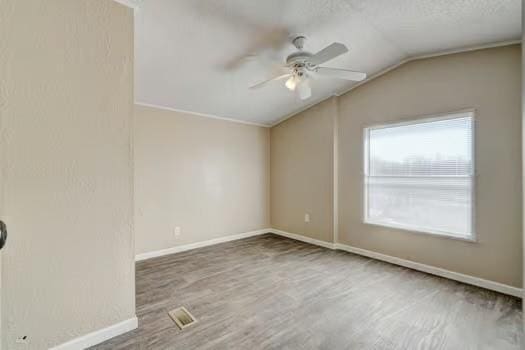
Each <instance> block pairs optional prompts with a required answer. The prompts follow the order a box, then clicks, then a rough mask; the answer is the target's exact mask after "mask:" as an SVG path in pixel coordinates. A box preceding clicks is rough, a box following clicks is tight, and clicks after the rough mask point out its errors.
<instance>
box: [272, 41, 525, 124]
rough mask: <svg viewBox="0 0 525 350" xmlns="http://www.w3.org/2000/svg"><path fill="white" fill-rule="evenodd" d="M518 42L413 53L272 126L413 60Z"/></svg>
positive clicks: (288, 115)
mask: <svg viewBox="0 0 525 350" xmlns="http://www.w3.org/2000/svg"><path fill="white" fill-rule="evenodd" d="M516 44H521V40H507V41H500V42H496V43H490V44H484V45H474V46H465V47H460V48H456V49H451V50H443V51H438V52H431V53H425V54H420V55H413V56H407V57H405V58H404V59H402V60H401V61H399V62H396V63H394V64H392V65H390V66H388V67H386V68H384V69H382V70H380V71H379V72H377V73H374V74H372V75H370V76H369V77H368V78H366V79H365V80H363V81H360V82H358V83H356V84H354V85H352V86H351V87H349V88H347V89H344V90H342V91H340V92H336V93H333V94H332V95H330V96H327V97H325V98H322V99H319V100H317V101H316V102H313V103H311V104H308V105H307V106H305V107H302V108H300V109H299V110H297V111H294V112H292V113H290V114H287V115H286V116H284V117H283V118H281V119H279V120H278V121H276V122H275V123H273V124H271V125H270V127H272V128H273V127H274V126H276V125H279V124H281V123H282V122H284V121H285V120H287V119H290V118H291V117H293V116H295V115H297V114H299V113H302V112H304V111H306V110H308V109H310V108H312V107H313V106H315V105H318V104H320V103H322V102H324V101H326V100H328V99H330V98H332V97H339V96H342V95H344V94H346V93H348V92H350V91H352V90H354V89H356V88H358V87H360V86H361V85H364V84H367V83H369V82H370V81H372V80H374V79H376V78H378V77H380V76H382V75H384V74H386V73H388V72H390V71H392V70H394V69H396V68H399V67H400V66H402V65H404V64H407V63H409V62H413V61H417V60H423V59H426V58H434V57H439V56H446V55H453V54H456V53H463V52H470V51H476V50H483V49H492V48H496V47H502V46H510V45H516Z"/></svg>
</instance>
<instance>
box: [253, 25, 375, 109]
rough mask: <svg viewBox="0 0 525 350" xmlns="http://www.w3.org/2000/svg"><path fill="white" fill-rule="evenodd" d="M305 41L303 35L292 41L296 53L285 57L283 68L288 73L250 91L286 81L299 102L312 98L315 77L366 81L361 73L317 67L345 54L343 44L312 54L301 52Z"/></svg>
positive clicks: (261, 83)
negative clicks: (268, 84)
mask: <svg viewBox="0 0 525 350" xmlns="http://www.w3.org/2000/svg"><path fill="white" fill-rule="evenodd" d="M305 41H306V37H305V36H303V35H298V36H296V37H295V38H294V39H293V40H292V44H293V45H294V46H295V48H296V49H297V51H296V52H294V53H292V54H290V55H288V57H286V63H285V65H284V66H283V68H284V69H285V70H286V71H288V72H289V73H286V74H281V75H277V76H274V77H273V78H270V79H268V80H265V81H262V82H260V83H257V84H255V85H253V86H251V87H250V89H258V88H261V87H263V86H265V85H266V84H267V83H269V82H272V81H277V80H282V79H287V80H286V82H285V86H286V87H287V88H288V89H289V90H291V91H295V92H296V93H297V95H298V96H299V98H300V99H301V100H306V99H308V98H310V97H311V96H312V89H311V86H310V82H311V81H312V80H314V79H315V78H317V77H327V78H336V79H345V80H351V81H361V80H364V79H366V74H365V73H362V72H355V71H351V70H348V69H340V68H328V67H320V66H319V65H320V64H323V63H325V62H327V61H330V60H332V59H334V58H336V57H338V56H340V55H343V54H345V53H347V52H348V48H347V47H346V46H345V45H344V44H341V43H337V42H335V43H332V44H331V45H328V46H327V47H325V48H324V49H322V50H321V51H319V52H317V53H315V54H312V53H310V52H307V51H304V50H303V47H304V43H305Z"/></svg>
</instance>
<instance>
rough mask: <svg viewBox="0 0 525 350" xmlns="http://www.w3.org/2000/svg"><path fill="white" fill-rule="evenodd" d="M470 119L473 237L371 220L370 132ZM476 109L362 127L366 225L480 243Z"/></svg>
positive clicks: (364, 216)
mask: <svg viewBox="0 0 525 350" xmlns="http://www.w3.org/2000/svg"><path fill="white" fill-rule="evenodd" d="M465 117H470V118H471V120H472V134H471V137H472V138H471V150H470V151H471V155H472V159H471V161H472V173H471V174H470V175H469V176H468V178H470V181H471V189H472V191H471V195H470V198H471V210H470V211H471V212H470V221H471V222H470V225H471V231H472V232H471V234H470V235H461V234H459V233H453V232H447V231H440V230H432V229H424V228H418V227H414V226H411V225H396V224H387V223H383V222H380V221H375V220H370V219H369V218H368V183H367V179H368V178H369V176H370V175H369V169H370V168H369V160H370V152H369V143H370V131H371V130H377V129H385V128H392V127H399V126H405V125H414V124H423V123H428V122H435V121H442V120H451V119H459V118H465ZM476 124H477V123H476V110H475V109H474V108H468V109H462V110H456V111H451V112H444V113H439V114H432V115H423V116H416V117H410V118H401V119H398V120H393V121H391V122H385V123H380V124H370V125H365V126H364V127H363V152H362V156H363V162H362V165H363V168H362V189H363V192H362V194H363V198H362V201H361V203H362V205H363V207H362V209H363V211H362V220H363V223H364V224H366V225H372V226H379V227H386V228H393V229H396V230H401V231H405V232H410V233H416V234H421V235H425V236H435V237H440V238H447V239H454V240H460V241H466V242H470V243H477V242H478V236H477V228H476V192H477V168H476V134H477V131H476V129H477V127H476Z"/></svg>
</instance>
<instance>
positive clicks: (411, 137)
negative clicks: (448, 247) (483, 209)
mask: <svg viewBox="0 0 525 350" xmlns="http://www.w3.org/2000/svg"><path fill="white" fill-rule="evenodd" d="M473 148H474V147H473V113H472V112H466V113H457V114H451V115H447V116H446V117H442V118H439V119H426V120H419V121H415V122H410V123H398V124H393V125H387V126H379V127H371V128H367V129H365V172H364V173H365V179H364V180H365V181H364V184H365V222H368V223H373V224H379V225H385V226H391V227H396V228H402V229H408V230H414V231H419V232H428V233H434V234H444V235H448V236H454V237H459V238H466V239H472V238H473V190H474V188H473V187H474V186H473V178H474V162H473Z"/></svg>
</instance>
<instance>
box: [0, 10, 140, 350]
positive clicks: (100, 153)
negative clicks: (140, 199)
mask: <svg viewBox="0 0 525 350" xmlns="http://www.w3.org/2000/svg"><path fill="white" fill-rule="evenodd" d="M28 24H31V26H30V28H29V27H28ZM0 42H2V48H3V50H2V52H0V69H1V73H2V74H1V79H2V81H1V84H0V86H1V88H0V89H1V90H0V122H1V127H2V130H1V133H2V137H1V141H0V142H1V144H0V148H1V149H2V152H3V153H4V154H5V159H3V163H2V164H1V167H2V182H3V183H4V187H3V188H4V189H5V192H6V193H5V194H4V196H5V218H6V222H7V224H8V226H9V240H8V245H7V246H6V248H5V249H4V250H3V251H2V254H3V264H2V268H3V274H2V277H3V285H2V297H3V308H2V312H3V315H2V316H3V322H2V325H3V328H4V331H3V332H2V340H3V343H4V346H3V348H4V349H18V348H20V349H22V348H23V349H39V350H40V349H47V348H49V347H50V346H54V345H56V344H61V343H63V342H66V341H68V340H70V339H72V338H75V337H77V336H80V335H84V334H86V333H89V332H92V331H95V330H99V329H101V328H104V327H108V326H110V325H113V324H115V323H118V322H121V321H123V320H126V319H129V318H131V317H133V316H134V314H135V296H134V264H133V253H134V252H133V235H132V219H133V216H132V214H133V205H132V203H133V201H132V191H133V188H132V176H133V172H132V157H131V143H130V135H131V124H132V120H131V117H132V101H133V91H132V87H133V76H132V71H133V13H132V11H131V10H130V9H128V8H126V7H123V6H122V5H119V4H117V3H115V2H113V1H110V0H89V1H85V0H53V1H49V0H24V1H21V0H1V1H0ZM23 335H27V336H28V341H29V344H28V345H20V344H15V338H17V337H19V336H23Z"/></svg>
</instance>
